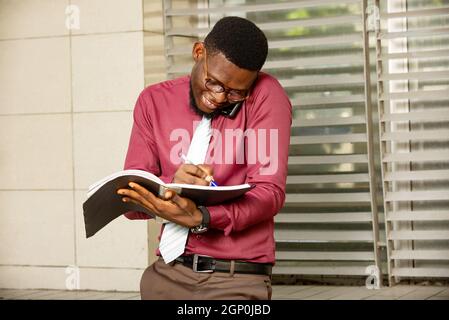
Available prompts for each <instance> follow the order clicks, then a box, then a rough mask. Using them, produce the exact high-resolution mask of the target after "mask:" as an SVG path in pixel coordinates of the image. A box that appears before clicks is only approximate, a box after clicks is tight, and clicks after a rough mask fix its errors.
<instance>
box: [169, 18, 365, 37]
mask: <svg viewBox="0 0 449 320" xmlns="http://www.w3.org/2000/svg"><path fill="white" fill-rule="evenodd" d="M360 22H361V20H360V17H359V16H354V15H345V16H335V17H326V18H316V19H296V20H286V21H279V22H265V23H258V24H257V26H258V27H259V28H260V29H261V30H262V31H273V30H284V29H288V28H295V27H317V26H324V25H337V24H351V23H352V24H354V23H360ZM210 30H212V28H168V29H167V30H166V35H167V36H194V37H199V36H205V35H206V34H207V33H209V31H210Z"/></svg>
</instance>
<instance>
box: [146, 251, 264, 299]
mask: <svg viewBox="0 0 449 320" xmlns="http://www.w3.org/2000/svg"><path fill="white" fill-rule="evenodd" d="M271 292H272V289H271V277H270V276H267V275H258V274H243V273H234V274H231V273H226V272H212V273H200V272H194V271H193V270H192V269H190V268H188V267H185V266H183V265H182V264H181V263H174V264H173V263H170V264H165V262H164V261H163V260H162V258H159V260H157V261H156V262H155V263H153V264H152V265H151V266H149V267H148V268H147V269H146V270H145V271H144V273H143V275H142V279H141V281H140V296H141V298H142V300H270V299H271Z"/></svg>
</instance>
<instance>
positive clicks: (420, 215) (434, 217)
mask: <svg viewBox="0 0 449 320" xmlns="http://www.w3.org/2000/svg"><path fill="white" fill-rule="evenodd" d="M387 220H388V221H444V220H449V211H439V210H434V211H392V212H388V213H387Z"/></svg>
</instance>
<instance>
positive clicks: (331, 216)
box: [274, 212, 371, 223]
mask: <svg viewBox="0 0 449 320" xmlns="http://www.w3.org/2000/svg"><path fill="white" fill-rule="evenodd" d="M274 222H275V223H357V222H371V212H339V213H278V214H277V215H276V216H275V217H274Z"/></svg>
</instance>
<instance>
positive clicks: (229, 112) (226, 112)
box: [221, 101, 243, 118]
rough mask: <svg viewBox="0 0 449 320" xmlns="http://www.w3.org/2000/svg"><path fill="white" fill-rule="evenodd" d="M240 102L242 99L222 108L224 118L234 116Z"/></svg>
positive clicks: (240, 104)
mask: <svg viewBox="0 0 449 320" xmlns="http://www.w3.org/2000/svg"><path fill="white" fill-rule="evenodd" d="M242 103H243V101H241V102H237V103H235V104H232V105H230V106H228V107H226V108H224V109H222V110H221V113H222V114H223V115H224V116H225V117H226V118H234V117H235V115H236V114H237V112H239V110H240V108H241V107H242Z"/></svg>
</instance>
